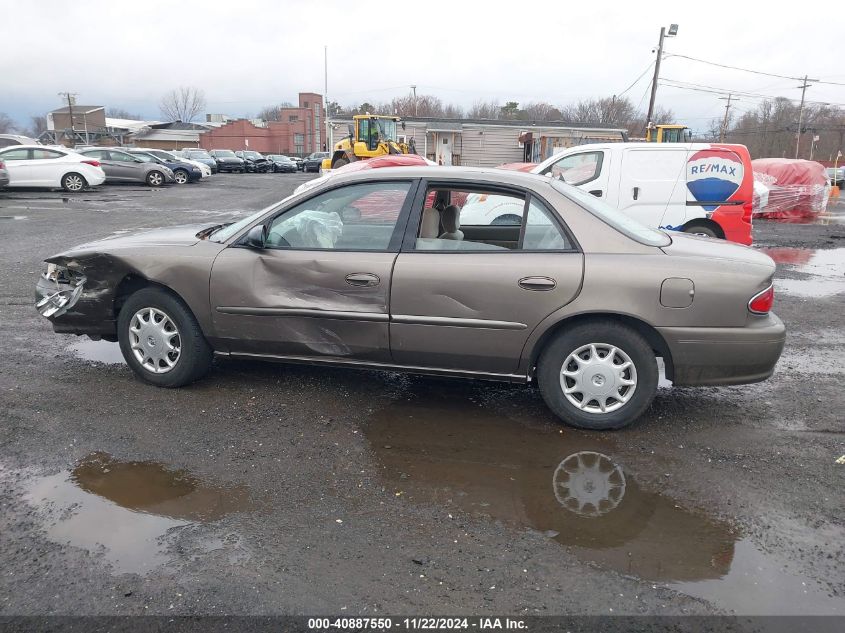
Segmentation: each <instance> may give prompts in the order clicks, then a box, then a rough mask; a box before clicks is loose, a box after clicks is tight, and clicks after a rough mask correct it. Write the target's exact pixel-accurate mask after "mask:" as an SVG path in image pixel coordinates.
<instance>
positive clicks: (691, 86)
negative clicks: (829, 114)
mask: <svg viewBox="0 0 845 633" xmlns="http://www.w3.org/2000/svg"><path fill="white" fill-rule="evenodd" d="M803 80H804V78H803V77H802V78H801V79H799V81H803ZM660 82H661V83H662V84H663V85H665V86H666V87H668V88H680V89H683V90H696V91H698V92H709V93H711V94H721V95H726V94H729V93H731V94H735V95H739V96H742V97H748V98H751V99H768V100H772V99H786V100H787V101H796V102H798V101H800V99H797V98H793V97H783V96H778V95H767V94H761V93H757V92H746V91H743V90H737V89H735V88H718V87H716V86H709V85H707V84H695V83H690V82H686V81H679V80H677V79H669V78H664V79H661V80H660ZM665 82H671V83H665ZM798 87H799V88H800V87H801V86H798ZM804 103H811V104H814V105H828V106H842V107H845V103H832V102H830V101H810V100H807V101H805V102H804Z"/></svg>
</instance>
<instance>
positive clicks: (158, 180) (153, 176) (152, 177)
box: [146, 169, 167, 187]
mask: <svg viewBox="0 0 845 633" xmlns="http://www.w3.org/2000/svg"><path fill="white" fill-rule="evenodd" d="M146 181H147V186H148V187H161V186H162V185H164V183H166V182H167V179H166V178H165V177H164V174H163V173H162V172H160V171H158V170H156V169H153V170H152V171H150V172H149V173H148V174H147V178H146Z"/></svg>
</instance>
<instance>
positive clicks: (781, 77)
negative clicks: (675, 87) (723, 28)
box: [664, 53, 845, 86]
mask: <svg viewBox="0 0 845 633" xmlns="http://www.w3.org/2000/svg"><path fill="white" fill-rule="evenodd" d="M664 57H680V58H682V59H688V60H690V61H694V62H699V63H701V64H708V65H710V66H718V67H719V68H727V69H729V70H739V71H741V72H744V73H752V74H754V75H764V76H765V77H777V78H778V79H790V80H795V81H802V80H803V79H804V78H803V77H793V76H791V75H779V74H777V73H769V72H764V71H762V70H751V69H750V68H742V67H740V66H731V65H729V64H720V63H719V62H711V61H708V60H706V59H699V58H698V57H691V56H690V55H681V54H679V53H666V55H664ZM816 83H820V84H827V85H829V86H845V83H842V82H838V81H820V80H816Z"/></svg>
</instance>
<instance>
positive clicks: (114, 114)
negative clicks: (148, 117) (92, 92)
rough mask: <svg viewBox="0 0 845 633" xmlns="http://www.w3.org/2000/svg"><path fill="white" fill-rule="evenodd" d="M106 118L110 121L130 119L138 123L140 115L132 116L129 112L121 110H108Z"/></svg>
mask: <svg viewBox="0 0 845 633" xmlns="http://www.w3.org/2000/svg"><path fill="white" fill-rule="evenodd" d="M106 116H107V117H109V118H111V119H131V120H134V121H140V120H141V115H140V114H133V113H132V112H129V110H124V109H123V108H109V109H108V110H106Z"/></svg>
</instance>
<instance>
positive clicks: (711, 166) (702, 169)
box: [689, 163, 736, 176]
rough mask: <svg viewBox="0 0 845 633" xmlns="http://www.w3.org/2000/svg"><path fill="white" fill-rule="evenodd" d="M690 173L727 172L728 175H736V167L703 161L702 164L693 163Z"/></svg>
mask: <svg viewBox="0 0 845 633" xmlns="http://www.w3.org/2000/svg"><path fill="white" fill-rule="evenodd" d="M689 173H690V175H696V174H727V175H728V176H736V167H728V166H727V165H717V164H715V163H705V164H704V165H693V166H692V167H690V170H689Z"/></svg>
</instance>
